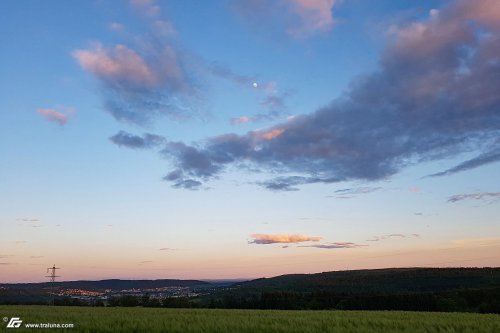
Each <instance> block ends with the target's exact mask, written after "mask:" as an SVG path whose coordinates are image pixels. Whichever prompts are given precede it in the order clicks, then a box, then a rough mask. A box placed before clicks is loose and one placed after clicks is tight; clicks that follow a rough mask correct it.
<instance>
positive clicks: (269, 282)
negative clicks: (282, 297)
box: [233, 268, 500, 295]
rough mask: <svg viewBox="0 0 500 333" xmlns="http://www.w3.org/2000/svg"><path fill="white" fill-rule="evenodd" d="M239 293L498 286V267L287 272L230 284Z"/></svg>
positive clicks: (381, 291)
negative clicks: (309, 272) (311, 272)
mask: <svg viewBox="0 0 500 333" xmlns="http://www.w3.org/2000/svg"><path fill="white" fill-rule="evenodd" d="M233 287H234V288H235V290H240V291H241V292H252V291H256V292H257V291H258V292H266V291H293V292H321V291H328V292H334V293H338V294H378V295H384V294H408V293H425V292H433V293H436V292H443V291H451V290H460V289H477V288H489V287H500V268H389V269H372V270H351V271H334V272H324V273H317V274H287V275H281V276H276V277H272V278H262V279H256V280H252V281H248V282H242V283H237V284H235V285H233Z"/></svg>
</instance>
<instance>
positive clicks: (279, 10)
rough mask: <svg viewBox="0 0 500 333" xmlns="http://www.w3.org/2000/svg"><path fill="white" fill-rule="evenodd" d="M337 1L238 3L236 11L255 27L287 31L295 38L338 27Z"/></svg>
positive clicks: (260, 0)
mask: <svg viewBox="0 0 500 333" xmlns="http://www.w3.org/2000/svg"><path fill="white" fill-rule="evenodd" d="M336 2H337V1H335V0H276V1H265V0H238V1H236V2H234V3H233V4H234V8H235V9H236V11H237V12H238V13H239V14H240V15H241V16H242V17H244V18H245V19H247V20H248V21H249V22H250V24H252V25H253V26H256V27H260V26H261V25H264V26H265V28H266V30H267V31H273V30H275V31H277V32H280V31H284V32H285V33H286V34H288V35H289V36H291V37H294V38H306V37H311V36H314V35H316V34H319V33H323V32H327V31H329V30H330V29H331V28H332V27H333V26H334V24H335V19H334V18H333V14H332V9H333V7H334V5H335V3H336Z"/></svg>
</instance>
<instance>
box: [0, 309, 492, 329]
mask: <svg viewBox="0 0 500 333" xmlns="http://www.w3.org/2000/svg"><path fill="white" fill-rule="evenodd" d="M0 318H2V319H0V320H2V321H3V323H1V326H0V332H34V331H36V332H41V331H44V332H47V331H58V332H179V333H180V332H183V333H184V332H187V333H189V332H207V333H208V332H214V333H215V332H217V333H226V332H227V333H239V332H247V333H256V332H270V333H274V332H283V333H284V332H297V333H308V332H335V333H344V332H346V333H347V332H366V333H369V332H370V333H371V332H374V333H377V332H380V333H382V332H383V333H389V332H414V333H419V332H422V333H424V332H425V333H432V332H440V333H454V332H457V333H458V332H464V333H466V332H470V333H481V332H485V333H486V332H488V333H497V332H500V316H499V315H485V314H469V313H424V312H397V311H387V312H383V311H373V312H370V311H279V310H211V309H153V308H91V307H48V306H0ZM12 318H14V321H13V320H12ZM16 318H19V319H16ZM19 321H22V323H19ZM9 323H10V324H12V325H13V326H16V325H18V326H19V328H7V326H8V325H9ZM16 323H17V324H16ZM31 324H33V325H40V324H45V325H46V326H51V325H52V326H56V325H57V324H59V325H61V326H62V325H67V324H72V325H74V327H73V328H57V327H52V328H49V329H42V328H38V329H37V328H27V327H26V325H31Z"/></svg>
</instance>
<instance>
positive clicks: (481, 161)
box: [429, 143, 500, 177]
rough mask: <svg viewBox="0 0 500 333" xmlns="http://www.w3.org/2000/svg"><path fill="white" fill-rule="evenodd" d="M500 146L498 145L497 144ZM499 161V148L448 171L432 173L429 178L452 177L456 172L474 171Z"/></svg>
mask: <svg viewBox="0 0 500 333" xmlns="http://www.w3.org/2000/svg"><path fill="white" fill-rule="evenodd" d="M497 144H500V143H497ZM499 161H500V148H496V149H492V150H490V151H487V152H485V153H482V154H479V155H478V156H476V157H474V158H472V159H470V160H467V161H464V162H462V163H460V164H458V165H456V166H454V167H453V168H450V169H448V170H445V171H442V172H438V173H434V174H432V175H430V176H429V177H438V176H448V175H452V174H454V173H457V172H462V171H467V170H471V169H475V168H478V167H481V166H483V165H487V164H491V163H495V162H499Z"/></svg>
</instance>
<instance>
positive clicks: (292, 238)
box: [250, 234, 321, 244]
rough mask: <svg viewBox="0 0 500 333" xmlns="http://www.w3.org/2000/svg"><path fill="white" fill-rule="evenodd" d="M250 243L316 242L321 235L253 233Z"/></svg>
mask: <svg viewBox="0 0 500 333" xmlns="http://www.w3.org/2000/svg"><path fill="white" fill-rule="evenodd" d="M251 237H252V238H253V240H252V241H251V242H250V243H252V244H276V243H301V242H317V241H319V240H320V239H321V237H311V236H306V235H298V234H294V235H288V234H253V235H251Z"/></svg>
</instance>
